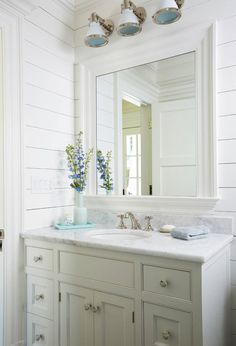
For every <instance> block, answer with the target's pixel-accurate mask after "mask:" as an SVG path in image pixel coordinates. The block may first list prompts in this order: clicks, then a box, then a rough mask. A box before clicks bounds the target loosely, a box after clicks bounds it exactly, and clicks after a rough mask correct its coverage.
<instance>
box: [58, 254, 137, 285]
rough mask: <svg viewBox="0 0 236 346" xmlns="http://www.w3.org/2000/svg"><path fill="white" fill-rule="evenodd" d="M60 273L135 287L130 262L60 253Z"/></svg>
mask: <svg viewBox="0 0 236 346" xmlns="http://www.w3.org/2000/svg"><path fill="white" fill-rule="evenodd" d="M60 273H62V274H66V275H73V276H77V277H84V278H87V279H92V280H98V281H104V282H108V283H112V284H115V285H120V286H125V287H134V264H133V263H129V262H123V261H116V260H112V259H107V258H100V257H92V256H86V255H80V254H74V253H68V252H60Z"/></svg>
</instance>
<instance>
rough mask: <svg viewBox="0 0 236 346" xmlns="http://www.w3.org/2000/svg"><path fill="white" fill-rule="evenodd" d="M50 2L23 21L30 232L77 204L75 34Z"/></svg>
mask: <svg viewBox="0 0 236 346" xmlns="http://www.w3.org/2000/svg"><path fill="white" fill-rule="evenodd" d="M50 3H51V4H52V2H47V1H45V7H39V8H37V9H36V10H35V11H33V12H32V13H31V14H30V15H29V16H27V17H26V18H25V21H24V71H23V72H24V73H23V77H24V127H25V128H24V131H25V135H24V138H25V143H24V147H25V149H24V162H25V228H26V229H31V228H39V227H44V226H49V225H51V224H53V223H54V222H56V221H59V217H60V216H63V214H67V213H68V212H70V206H72V205H73V192H72V191H71V189H70V188H69V182H68V178H67V176H68V172H67V170H66V162H65V154H64V149H65V146H66V145H67V144H68V143H70V142H73V140H74V131H75V117H74V115H75V114H74V101H75V94H74V92H75V88H74V30H73V28H72V27H70V25H69V23H70V19H71V18H69V19H68V16H66V14H64V13H62V12H63V11H62V10H61V12H60V9H59V8H57V11H54V12H52V11H51V13H50V10H51V8H49V7H48V6H49V4H50ZM55 6H56V5H55V4H54V10H56V8H55ZM58 14H59V15H58Z"/></svg>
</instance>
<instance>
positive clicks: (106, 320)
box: [94, 291, 135, 346]
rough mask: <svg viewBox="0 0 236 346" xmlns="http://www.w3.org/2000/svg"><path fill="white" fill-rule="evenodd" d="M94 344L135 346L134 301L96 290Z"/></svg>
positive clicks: (102, 345) (96, 345) (101, 345)
mask: <svg viewBox="0 0 236 346" xmlns="http://www.w3.org/2000/svg"><path fill="white" fill-rule="evenodd" d="M94 307H95V313H94V328H95V330H94V341H95V342H94V345H95V346H134V345H135V343H134V316H133V312H134V302H133V300H132V299H128V298H123V297H119V296H115V295H110V294H107V293H101V292H97V291H95V292H94Z"/></svg>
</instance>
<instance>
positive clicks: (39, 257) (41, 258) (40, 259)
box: [34, 256, 43, 263]
mask: <svg viewBox="0 0 236 346" xmlns="http://www.w3.org/2000/svg"><path fill="white" fill-rule="evenodd" d="M42 260H43V256H34V262H35V263H37V262H40V261H42Z"/></svg>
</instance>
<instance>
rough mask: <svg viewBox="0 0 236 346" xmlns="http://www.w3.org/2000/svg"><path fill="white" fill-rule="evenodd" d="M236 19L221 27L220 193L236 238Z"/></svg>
mask: <svg viewBox="0 0 236 346" xmlns="http://www.w3.org/2000/svg"><path fill="white" fill-rule="evenodd" d="M235 29H236V16H232V17H229V18H226V19H224V20H221V21H219V24H218V48H217V53H218V54H217V60H218V76H217V77H218V78H217V85H218V92H219V94H218V97H217V100H218V116H219V118H218V139H219V142H218V148H219V153H218V158H219V163H220V164H219V167H218V173H219V180H218V183H219V193H220V196H221V197H222V200H221V201H220V202H219V204H218V206H217V210H220V211H221V213H222V214H225V215H229V216H232V217H233V220H234V233H235V234H236V225H235V224H236V179H235V177H236V140H235V138H236V121H235V120H236V102H235V98H236V82H235V81H236V30H235ZM231 280H232V333H233V337H232V345H233V346H234V345H236V238H235V240H234V242H233V244H232V246H231Z"/></svg>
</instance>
